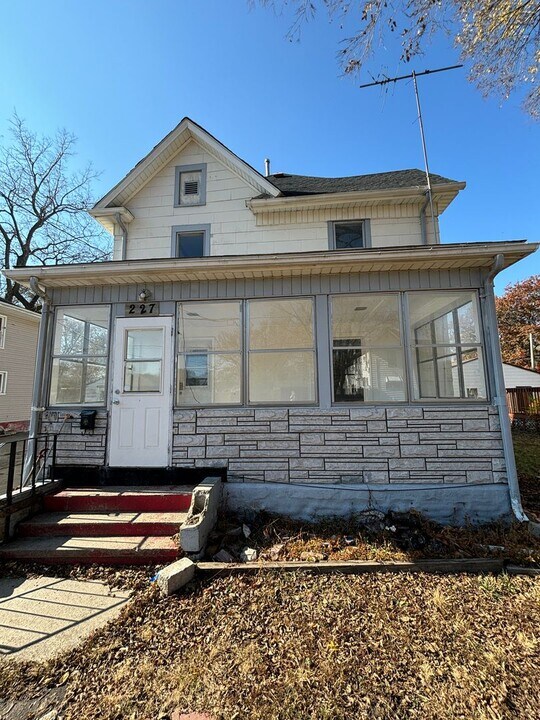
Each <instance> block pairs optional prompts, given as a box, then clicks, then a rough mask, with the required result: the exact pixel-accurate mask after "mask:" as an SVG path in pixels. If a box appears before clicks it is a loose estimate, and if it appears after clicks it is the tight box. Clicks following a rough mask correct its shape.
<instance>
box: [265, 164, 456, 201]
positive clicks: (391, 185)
mask: <svg viewBox="0 0 540 720" xmlns="http://www.w3.org/2000/svg"><path fill="white" fill-rule="evenodd" d="M266 179H267V180H269V181H270V182H271V183H272V185H275V186H276V187H277V188H278V189H279V190H281V192H282V193H283V195H285V196H295V195H323V194H325V193H339V192H355V191H362V190H366V191H367V190H395V189H399V188H408V187H418V186H425V184H426V175H425V173H424V171H423V170H418V169H413V170H394V171H392V172H383V173H373V174H371V175H352V176H350V177H337V178H324V177H311V176H309V175H290V174H289V173H276V174H275V175H269V176H268V177H267V178H266ZM431 182H432V184H433V185H440V184H446V183H453V182H456V180H450V179H449V178H445V177H443V176H442V175H434V174H433V173H431ZM260 197H266V196H265V195H262V196H260Z"/></svg>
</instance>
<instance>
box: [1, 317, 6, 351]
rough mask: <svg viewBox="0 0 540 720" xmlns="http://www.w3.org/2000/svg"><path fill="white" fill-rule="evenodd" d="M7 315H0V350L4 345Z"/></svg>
mask: <svg viewBox="0 0 540 720" xmlns="http://www.w3.org/2000/svg"><path fill="white" fill-rule="evenodd" d="M6 330H7V317H6V316H5V315H0V350H3V349H4V348H5V347H6Z"/></svg>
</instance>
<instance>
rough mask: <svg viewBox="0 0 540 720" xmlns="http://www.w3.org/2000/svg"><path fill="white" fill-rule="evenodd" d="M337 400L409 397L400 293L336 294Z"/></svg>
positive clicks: (334, 363)
mask: <svg viewBox="0 0 540 720" xmlns="http://www.w3.org/2000/svg"><path fill="white" fill-rule="evenodd" d="M331 312H332V373H333V393H334V402H337V403H340V402H399V401H403V400H406V399H407V391H406V386H407V383H406V376H405V361H404V350H403V341H402V333H401V321H400V306H399V295H396V294H384V293H380V294H379V293H377V294H373V295H338V296H334V297H332V304H331Z"/></svg>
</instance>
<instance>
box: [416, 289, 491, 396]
mask: <svg viewBox="0 0 540 720" xmlns="http://www.w3.org/2000/svg"><path fill="white" fill-rule="evenodd" d="M408 303H409V331H410V335H411V344H412V356H413V363H412V365H413V370H414V373H413V375H414V377H413V387H414V394H415V398H416V399H417V400H424V399H437V400H438V399H452V398H472V399H476V398H478V399H485V398H486V383H485V375H484V361H483V355H482V346H481V335H480V322H479V318H478V304H477V296H476V293H474V292H471V291H461V292H451V291H448V292H413V293H409V294H408Z"/></svg>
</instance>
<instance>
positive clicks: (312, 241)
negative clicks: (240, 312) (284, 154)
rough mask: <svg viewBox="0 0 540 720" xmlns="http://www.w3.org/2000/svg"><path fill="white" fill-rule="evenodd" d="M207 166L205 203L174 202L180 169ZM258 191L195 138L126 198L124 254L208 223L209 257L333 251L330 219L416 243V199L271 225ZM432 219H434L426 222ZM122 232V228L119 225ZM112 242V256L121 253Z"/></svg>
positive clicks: (161, 248) (165, 248)
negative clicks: (128, 218)
mask: <svg viewBox="0 0 540 720" xmlns="http://www.w3.org/2000/svg"><path fill="white" fill-rule="evenodd" d="M186 165H187V166H202V165H206V169H207V173H206V204H205V205H202V206H198V205H196V206H191V207H188V206H178V207H175V206H174V205H175V202H174V200H175V198H174V195H175V186H176V183H175V177H176V175H175V174H176V172H177V171H176V168H177V167H182V166H186ZM258 194H259V191H258V190H256V189H255V188H253V187H251V186H249V185H248V184H247V183H246V182H245V181H244V180H242V179H241V178H240V177H238V176H237V175H236V174H235V173H233V172H232V171H231V170H230V169H229V168H227V167H226V166H225V165H222V164H221V163H220V162H218V160H216V158H215V157H214V156H213V155H211V154H210V153H208V152H206V151H204V150H203V149H201V148H200V147H199V146H198V145H197V144H196V143H194V142H191V143H189V144H188V145H187V146H186V147H185V148H184V150H182V152H181V153H180V154H179V155H178V156H177V157H176V158H174V160H173V161H171V162H170V163H169V164H168V165H166V166H165V167H164V168H163V169H162V170H161V171H160V172H159V173H157V175H155V176H154V177H153V178H152V179H151V180H150V181H149V182H148V183H147V185H145V186H144V187H143V188H142V190H140V191H139V192H138V193H137V195H135V196H134V197H133V198H132V199H131V200H130V201H129V202H127V203H126V206H127V208H128V209H129V210H130V211H131V212H132V213H133V215H134V217H135V219H134V220H133V221H132V222H131V223H130V225H129V239H128V247H127V255H126V259H128V260H134V259H143V258H149V257H153V258H157V257H170V252H171V250H170V242H171V240H170V238H171V228H172V227H173V226H176V225H200V224H209V225H211V227H212V233H211V242H210V245H211V251H210V252H211V255H218V256H221V255H249V254H257V253H263V254H264V253H282V252H304V251H312V250H327V249H328V221H332V220H336V221H337V220H344V221H345V220H354V219H355V218H357V217H362V218H365V219H368V220H370V231H371V244H372V246H373V247H389V246H397V245H419V244H420V243H421V241H422V238H421V229H420V219H419V209H418V207H416V206H413V205H395V206H390V205H384V206H373V207H368V208H365V209H364V208H363V209H362V210H361V211H360V210H359V209H358V208H351V209H350V211H345V210H342V211H339V213H338V214H336V211H331V210H329V209H326V210H324V211H299V212H298V213H295V214H294V218H292V219H291V218H286V217H285V214H284V213H280V212H274V213H272V218H271V223H270V222H267V221H266V220H262V219H260V218H256V217H255V215H254V214H253V213H252V212H251V210H250V209H249V208H248V207H246V201H248V200H250V199H251V198H253V197H254V196H256V195H258ZM263 223H264V224H263ZM428 224H429V223H428ZM118 234H119V235H120V234H121V233H120V231H119V230H118ZM119 251H120V243H119V242H115V254H114V257H115V259H119V258H120V254H119Z"/></svg>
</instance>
